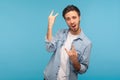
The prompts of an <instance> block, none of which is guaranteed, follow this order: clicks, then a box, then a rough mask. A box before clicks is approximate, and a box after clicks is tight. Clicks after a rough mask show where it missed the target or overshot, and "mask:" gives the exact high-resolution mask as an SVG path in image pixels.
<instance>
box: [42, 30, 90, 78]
mask: <svg viewBox="0 0 120 80" xmlns="http://www.w3.org/2000/svg"><path fill="white" fill-rule="evenodd" d="M68 31H69V30H68V29H63V30H59V31H58V32H57V34H56V36H55V37H53V38H52V41H50V42H49V41H47V39H46V40H45V42H46V49H47V51H48V52H52V53H53V54H52V56H51V59H50V61H49V63H48V65H47V66H46V68H45V71H44V78H45V80H57V75H58V71H59V67H60V49H61V47H62V46H63V44H64V42H65V40H66V39H67V35H68ZM72 45H74V47H75V50H76V51H77V54H78V61H79V63H80V65H81V68H80V70H79V71H76V70H75V68H74V67H73V64H72V62H71V61H70V60H69V68H70V71H69V73H67V74H69V78H68V80H77V79H78V73H79V74H82V73H85V72H86V70H87V69H88V65H89V57H90V51H91V47H92V44H91V41H90V40H89V39H88V38H87V36H85V34H84V33H83V31H82V30H81V33H80V34H79V36H78V38H77V39H75V40H74V41H73V42H72Z"/></svg>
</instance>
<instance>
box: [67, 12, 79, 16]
mask: <svg viewBox="0 0 120 80" xmlns="http://www.w3.org/2000/svg"><path fill="white" fill-rule="evenodd" d="M71 16H78V13H77V12H76V11H69V12H67V13H66V14H65V17H71Z"/></svg>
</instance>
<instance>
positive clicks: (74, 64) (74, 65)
mask: <svg viewBox="0 0 120 80" xmlns="http://www.w3.org/2000/svg"><path fill="white" fill-rule="evenodd" d="M73 67H74V68H75V70H76V71H80V68H81V65H80V63H79V61H78V60H77V59H75V60H74V62H73Z"/></svg>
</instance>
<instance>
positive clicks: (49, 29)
mask: <svg viewBox="0 0 120 80" xmlns="http://www.w3.org/2000/svg"><path fill="white" fill-rule="evenodd" d="M47 40H48V41H51V40H52V28H50V26H49V25H48V30H47Z"/></svg>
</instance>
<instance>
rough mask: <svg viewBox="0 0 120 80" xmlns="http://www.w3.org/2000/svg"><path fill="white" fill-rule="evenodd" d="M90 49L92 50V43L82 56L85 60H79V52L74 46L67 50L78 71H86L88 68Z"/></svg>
mask: <svg viewBox="0 0 120 80" xmlns="http://www.w3.org/2000/svg"><path fill="white" fill-rule="evenodd" d="M65 50H66V49H65ZM90 50H91V44H90V45H88V46H87V47H86V48H85V51H84V54H83V56H82V58H83V60H82V61H81V62H79V60H78V54H77V52H76V50H75V49H74V46H72V49H71V50H70V51H67V50H66V53H67V54H68V56H69V58H70V60H71V62H72V64H73V67H74V68H75V70H76V71H77V72H79V73H84V72H86V70H87V69H88V63H89V55H90Z"/></svg>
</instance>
